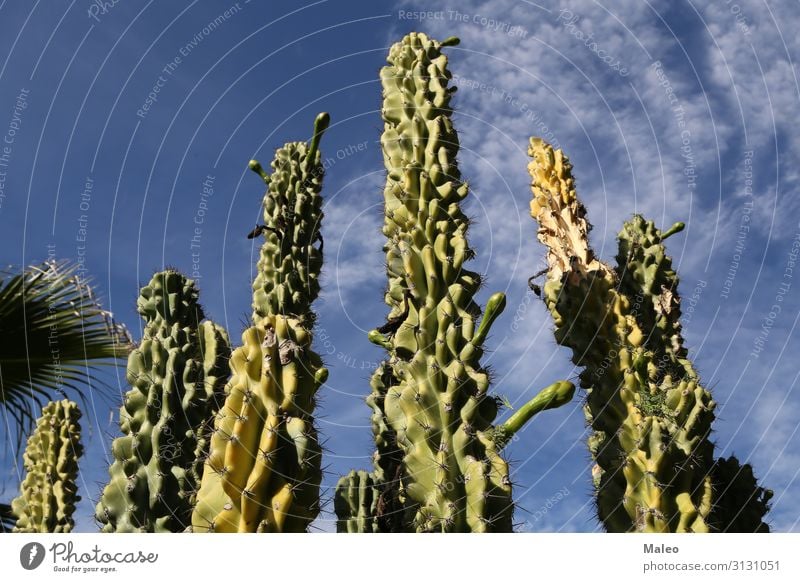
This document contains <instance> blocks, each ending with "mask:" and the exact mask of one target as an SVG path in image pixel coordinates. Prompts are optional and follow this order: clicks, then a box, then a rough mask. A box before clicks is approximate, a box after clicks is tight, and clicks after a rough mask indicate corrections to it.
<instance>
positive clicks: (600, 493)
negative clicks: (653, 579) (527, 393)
mask: <svg viewBox="0 0 800 582" xmlns="http://www.w3.org/2000/svg"><path fill="white" fill-rule="evenodd" d="M529 154H530V156H531V157H532V159H533V161H532V162H531V164H530V165H529V168H528V169H529V172H530V175H531V178H532V186H531V188H532V191H533V200H532V201H531V215H532V216H533V218H534V219H535V220H536V221H537V222H538V223H539V230H538V238H539V240H540V241H541V242H542V243H544V244H545V245H546V247H547V262H548V271H547V282H546V283H545V285H544V293H543V298H544V301H545V303H546V305H547V307H548V309H549V310H550V312H551V314H552V316H553V319H554V322H555V326H556V328H555V336H556V340H557V341H558V342H559V343H560V344H561V345H564V346H568V347H570V348H572V351H573V361H574V362H575V363H576V364H577V365H579V366H582V367H583V371H582V372H581V375H580V379H581V386H582V387H583V388H584V389H586V391H587V399H586V404H585V407H584V411H585V414H586V418H587V420H588V422H589V424H590V426H591V428H592V431H593V432H592V435H591V436H590V438H589V448H590V450H591V453H592V456H593V458H594V460H595V463H596V464H595V467H594V470H593V477H594V483H595V487H596V490H597V491H596V492H597V512H598V516H599V518H600V520H601V521H602V523H603V525H604V526H605V528H606V529H607V530H608V531H612V532H627V531H639V532H706V531H751V532H752V531H768V526H767V525H766V524H765V523H763V521H762V518H763V517H764V515H765V513H766V511H767V502H768V500H769V497H770V496H771V492H768V491H766V490H764V489H762V488H760V487H759V486H758V485H757V483H756V481H755V478H754V477H753V475H752V470H751V469H750V468H749V467H747V468H746V469H743V470H739V471H737V477H736V479H735V480H734V479H733V476H732V474H731V473H732V471H731V470H730V468H731V467H732V466H737V467H738V461H735V459H733V460H726V461H715V460H714V445H713V443H712V442H711V440H710V433H711V424H712V421H713V420H714V413H713V410H714V407H715V405H716V404H715V402H714V401H713V400H712V398H711V394H710V393H709V392H708V391H707V390H706V389H704V388H703V387H702V386H701V385H700V379H699V376H698V374H697V372H696V370H695V369H694V366H693V365H692V363H691V362H690V361H689V360H688V359H686V356H687V353H686V349H685V348H684V347H683V338H682V335H681V330H680V321H679V319H680V299H679V297H678V290H677V284H678V277H677V275H676V273H675V271H674V270H673V269H672V262H671V260H670V259H669V257H668V256H667V254H666V249H665V248H664V245H663V241H664V240H665V239H666V238H667V237H668V236H670V235H671V234H674V233H675V232H678V231H680V230H681V229H682V228H683V225H682V224H681V223H678V224H676V225H675V226H673V227H672V228H671V229H669V230H667V231H665V232H660V231H659V230H658V229H657V228H656V227H655V226H654V225H653V223H652V222H648V221H645V220H644V219H643V218H641V217H639V216H634V217H633V218H632V219H631V220H629V221H628V222H627V223H626V224H625V226H624V227H623V229H622V232H621V233H620V234H619V253H618V256H617V261H618V266H617V268H616V269H612V268H611V267H609V266H607V265H606V264H604V263H603V262H601V261H600V260H598V259H597V257H596V256H595V255H594V253H593V251H592V249H591V248H590V246H589V241H588V233H589V230H590V228H591V226H590V225H589V223H588V222H587V220H586V218H585V216H586V210H585V208H584V207H583V205H582V204H581V203H580V201H579V200H578V198H577V196H576V192H575V182H574V178H573V177H572V166H571V165H570V163H569V160H568V159H567V158H566V156H565V155H564V154H563V153H562V152H561V150H553V148H552V147H551V146H550V145H548V144H546V143H545V142H543V141H542V140H540V139H537V138H532V139H531V141H530V148H529ZM740 469H741V468H740ZM734 481H735V482H734ZM731 484H732V485H733V488H732V489H731V487H729V485H731ZM726 492H727V493H726ZM734 500H738V501H739V502H744V501H745V500H746V501H747V503H746V505H747V510H745V511H744V512H739V511H737V510H736V509H735V508H734V506H733V503H734ZM740 506H741V505H740ZM743 514H744V515H743Z"/></svg>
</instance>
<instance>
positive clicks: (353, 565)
mask: <svg viewBox="0 0 800 582" xmlns="http://www.w3.org/2000/svg"><path fill="white" fill-rule="evenodd" d="M798 550H800V534H710V535H699V534H695V535H675V534H673V535H636V534H622V535H612V534H494V535H477V534H462V535H458V534H446V535H437V534H431V535H413V534H405V535H404V534H370V535H353V534H350V535H345V534H307V535H303V534H296V535H289V534H285V535H278V534H272V535H270V534H252V535H225V534H211V535H200V534H196V535H194V534H121V535H109V534H69V535H56V534H53V535H48V534H39V535H28V534H9V535H3V536H0V565H1V566H0V568H2V572H3V580H13V581H15V582H16V581H20V582H27V581H31V582H34V581H38V580H84V579H92V580H114V581H115V582H116V581H120V582H122V581H128V580H131V581H135V582H142V581H143V580H147V579H151V580H153V582H155V581H156V580H158V581H159V582H160V581H161V580H164V579H165V578H164V577H165V576H174V577H187V576H191V577H192V580H201V581H216V580H223V581H230V580H235V579H236V578H237V577H242V578H243V579H244V577H246V576H253V575H256V576H257V577H258V578H259V579H262V578H263V579H264V580H271V581H276V582H277V581H280V580H339V579H341V578H342V577H345V576H346V577H347V580H348V581H349V582H356V581H359V580H369V581H370V582H393V581H395V580H397V581H403V582H414V581H416V580H419V581H420V582H423V581H425V582H427V581H428V580H432V579H434V578H438V579H447V580H454V581H456V582H469V581H472V580H481V579H482V580H495V579H498V577H499V576H509V577H510V576H513V577H514V578H513V579H514V580H518V581H520V582H523V581H527V580H531V581H534V580H542V579H550V580H554V581H561V580H565V579H569V580H573V579H578V578H577V577H578V576H587V577H588V578H586V579H588V580H592V582H596V581H598V580H610V581H613V582H623V581H628V580H630V581H634V580H636V581H639V580H647V579H652V580H677V579H679V578H678V577H679V576H680V577H681V578H680V580H682V581H687V582H688V581H689V580H698V581H703V582H706V581H708V580H743V581H744V580H756V581H758V582H761V581H767V582H769V581H773V580H775V581H778V580H792V581H797V580H800V568H799V567H798V565H799V564H800V556H798V553H800V552H799V551H798ZM34 566H35V567H34ZM28 568H31V569H28ZM509 579H510V578H509Z"/></svg>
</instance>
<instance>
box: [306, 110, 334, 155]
mask: <svg viewBox="0 0 800 582" xmlns="http://www.w3.org/2000/svg"><path fill="white" fill-rule="evenodd" d="M330 123H331V116H330V115H329V114H327V113H324V112H323V113H320V114H319V115H317V118H316V119H315V120H314V136H313V137H312V138H311V145H310V146H309V147H308V153H307V154H306V164H313V163H314V161H315V160H316V158H317V152H318V151H319V142H320V140H321V139H322V134H324V133H325V130H326V129H328V126H329V125H330Z"/></svg>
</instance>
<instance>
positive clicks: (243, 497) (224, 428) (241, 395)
mask: <svg viewBox="0 0 800 582" xmlns="http://www.w3.org/2000/svg"><path fill="white" fill-rule="evenodd" d="M329 120H330V118H329V116H328V114H327V113H322V114H320V115H319V116H318V117H317V120H316V123H315V126H314V137H313V139H312V141H311V143H310V144H306V143H305V142H293V143H287V144H286V145H285V146H284V147H282V148H280V149H279V150H277V152H276V156H275V159H274V160H273V162H272V169H273V172H272V174H271V175H268V174H267V173H266V172H265V171H264V169H263V168H262V167H261V165H260V164H258V162H255V161H253V162H251V163H250V168H251V169H252V170H253V171H255V172H257V173H258V174H260V175H261V177H262V178H263V180H264V182H265V183H266V184H267V186H268V189H267V192H266V194H265V196H264V202H263V206H264V221H265V224H264V226H262V227H260V228H259V229H258V230H259V231H261V232H263V233H264V236H265V240H264V244H263V246H262V248H261V255H260V259H259V261H258V275H257V277H256V279H255V281H254V283H253V326H251V327H250V328H248V329H247V330H245V332H244V333H243V335H242V343H243V345H242V347H240V348H237V349H236V350H235V351H234V353H233V355H232V357H231V363H230V367H231V372H232V376H231V380H230V382H229V383H228V385H227V386H226V388H225V393H226V399H225V405H224V407H223V409H222V410H221V411H220V412H219V414H218V415H217V418H216V420H215V423H214V430H213V434H212V437H211V447H210V451H209V456H208V460H207V463H206V469H205V471H204V474H203V481H202V485H201V487H200V490H199V492H198V498H197V501H198V503H197V506H196V508H195V511H194V513H193V515H192V525H193V531H195V532H300V531H306V530H307V528H308V526H309V524H310V523H311V522H312V521H313V520H314V519H315V518H316V516H317V514H318V513H319V509H320V501H319V486H320V482H321V479H322V470H321V465H320V463H321V457H322V454H321V449H320V445H319V442H318V439H317V431H316V428H315V427H314V422H313V411H314V407H315V397H316V393H317V390H318V389H319V388H320V387H321V386H322V384H323V383H324V382H325V380H326V378H327V374H328V371H327V369H326V368H325V367H324V366H323V365H322V360H321V359H320V357H319V355H317V354H316V353H315V352H314V351H312V349H311V340H312V334H311V329H312V327H313V324H314V313H313V312H312V311H311V303H312V302H313V301H314V299H316V297H317V294H318V293H319V273H320V268H321V266H322V237H321V235H320V231H319V227H320V221H321V219H322V197H321V196H320V190H321V187H322V177H323V167H322V158H321V156H320V153H319V140H320V138H321V137H322V134H323V132H324V131H325V129H326V128H327V126H328V123H329ZM317 243H319V246H317Z"/></svg>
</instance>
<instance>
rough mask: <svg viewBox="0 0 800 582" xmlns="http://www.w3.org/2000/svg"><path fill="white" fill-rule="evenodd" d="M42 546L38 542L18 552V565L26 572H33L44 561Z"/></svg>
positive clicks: (23, 547)
mask: <svg viewBox="0 0 800 582" xmlns="http://www.w3.org/2000/svg"><path fill="white" fill-rule="evenodd" d="M44 553H45V552H44V546H43V545H42V544H40V543H39V542H30V543H27V544H25V545H24V546H22V549H21V550H20V551H19V563H20V564H22V567H23V568H25V569H26V570H35V569H36V568H38V567H39V566H41V565H42V562H43V561H44Z"/></svg>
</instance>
